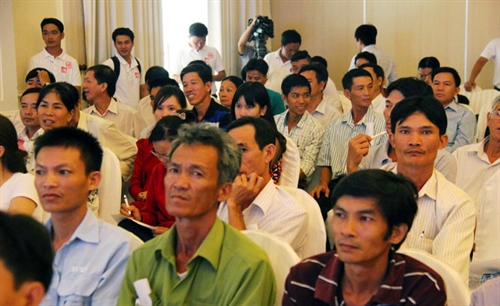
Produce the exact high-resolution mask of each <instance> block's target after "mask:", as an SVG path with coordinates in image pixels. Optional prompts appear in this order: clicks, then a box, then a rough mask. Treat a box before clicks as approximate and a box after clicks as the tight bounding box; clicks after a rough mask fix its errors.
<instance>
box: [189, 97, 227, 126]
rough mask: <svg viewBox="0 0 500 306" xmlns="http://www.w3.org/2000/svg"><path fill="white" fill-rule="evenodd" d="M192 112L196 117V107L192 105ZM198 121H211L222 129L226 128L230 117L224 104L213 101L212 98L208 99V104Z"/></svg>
mask: <svg viewBox="0 0 500 306" xmlns="http://www.w3.org/2000/svg"><path fill="white" fill-rule="evenodd" d="M192 111H193V113H194V114H195V116H196V118H198V112H197V111H196V107H193V110H192ZM200 122H207V123H211V124H213V125H215V126H217V127H219V128H221V129H223V130H225V129H226V128H227V126H228V125H229V123H231V117H230V115H229V109H227V108H226V107H225V106H223V105H221V104H219V103H217V102H215V100H214V99H211V100H210V106H209V107H208V109H207V112H206V113H205V116H203V118H202V119H201V120H200Z"/></svg>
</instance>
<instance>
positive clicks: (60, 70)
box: [28, 18, 82, 92]
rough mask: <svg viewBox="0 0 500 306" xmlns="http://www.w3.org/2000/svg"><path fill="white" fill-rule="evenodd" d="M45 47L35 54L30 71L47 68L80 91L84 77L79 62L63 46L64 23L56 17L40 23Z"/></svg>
mask: <svg viewBox="0 0 500 306" xmlns="http://www.w3.org/2000/svg"><path fill="white" fill-rule="evenodd" d="M40 26H41V28H42V39H43V41H44V42H45V48H44V49H43V50H42V52H40V53H38V54H37V55H35V56H33V57H32V58H31V60H30V63H29V65H28V72H29V71H30V70H32V69H34V68H38V67H41V68H45V69H47V70H48V71H50V72H52V73H53V74H54V76H55V77H56V81H57V82H68V83H70V84H71V85H73V86H75V87H76V89H78V92H80V89H81V87H80V86H81V85H82V79H81V77H80V68H79V66H78V62H77V61H76V60H75V59H74V58H73V57H71V56H69V55H68V54H67V53H66V52H64V50H63V49H62V48H61V41H62V40H63V39H64V36H65V35H64V34H65V33H64V25H63V23H62V22H61V21H59V20H58V19H56V18H45V19H44V20H42V23H41V24H40Z"/></svg>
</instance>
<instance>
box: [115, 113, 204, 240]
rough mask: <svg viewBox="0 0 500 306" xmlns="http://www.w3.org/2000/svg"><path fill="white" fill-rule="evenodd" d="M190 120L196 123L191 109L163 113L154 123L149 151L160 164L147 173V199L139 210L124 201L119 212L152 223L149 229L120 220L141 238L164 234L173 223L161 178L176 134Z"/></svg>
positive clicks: (121, 224)
mask: <svg viewBox="0 0 500 306" xmlns="http://www.w3.org/2000/svg"><path fill="white" fill-rule="evenodd" d="M189 122H195V115H194V114H193V113H191V112H184V113H176V115H175V116H166V117H163V118H161V119H160V121H158V122H157V123H156V125H155V127H154V128H153V130H152V131H151V135H150V136H149V141H150V142H151V143H152V149H151V154H152V155H154V156H155V157H156V158H158V160H159V161H160V163H159V164H158V165H156V166H155V167H154V168H153V170H152V171H151V173H150V178H149V183H148V186H147V190H148V195H147V197H146V202H145V204H144V205H143V206H142V208H140V209H139V208H137V207H136V206H135V205H134V203H132V204H131V205H130V206H129V207H127V205H126V204H122V209H121V210H120V213H121V214H122V215H124V216H127V217H129V218H132V219H135V220H137V221H141V222H143V223H146V224H148V225H151V226H154V230H150V229H149V228H146V227H144V226H141V225H138V224H137V223H135V222H133V221H131V220H129V219H125V220H122V221H121V222H120V223H119V224H118V225H119V226H121V227H123V228H125V229H127V230H129V231H131V232H132V233H134V234H135V235H137V236H138V237H139V238H141V239H142V240H144V241H147V240H149V239H152V238H153V237H155V236H157V235H160V234H163V233H164V232H166V231H167V230H168V229H169V228H170V227H172V225H173V224H174V221H175V218H174V217H172V216H171V215H170V214H169V213H168V212H167V210H166V207H165V186H164V185H163V178H164V177H165V174H166V173H167V169H166V167H167V164H168V152H169V151H170V145H171V143H172V141H173V140H174V139H175V137H177V131H178V129H179V127H180V126H181V125H182V124H184V123H189Z"/></svg>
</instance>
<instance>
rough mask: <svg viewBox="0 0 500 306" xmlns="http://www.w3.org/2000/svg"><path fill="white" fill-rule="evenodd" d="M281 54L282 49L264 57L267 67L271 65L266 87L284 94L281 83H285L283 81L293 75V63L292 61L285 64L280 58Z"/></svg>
mask: <svg viewBox="0 0 500 306" xmlns="http://www.w3.org/2000/svg"><path fill="white" fill-rule="evenodd" d="M280 52H281V48H280V49H278V50H276V51H274V52H271V53H268V54H266V56H264V60H265V61H266V63H267V65H269V70H268V72H267V82H266V85H265V86H266V88H269V89H272V90H274V91H276V92H282V91H281V82H283V79H284V78H286V77H287V76H288V75H290V74H292V62H291V61H290V60H287V61H286V62H283V60H282V59H281V57H280Z"/></svg>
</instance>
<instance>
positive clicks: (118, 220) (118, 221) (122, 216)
mask: <svg viewBox="0 0 500 306" xmlns="http://www.w3.org/2000/svg"><path fill="white" fill-rule="evenodd" d="M111 217H113V219H115V221H116V223H120V221H122V220H123V219H129V220H131V221H134V222H135V223H137V224H139V225H140V226H144V227H145V228H149V229H150V230H153V231H154V230H155V227H154V226H151V225H149V224H146V223H144V222H141V221H137V220H135V219H132V218H127V217H125V216H124V215H122V214H111Z"/></svg>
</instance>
